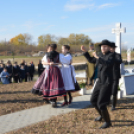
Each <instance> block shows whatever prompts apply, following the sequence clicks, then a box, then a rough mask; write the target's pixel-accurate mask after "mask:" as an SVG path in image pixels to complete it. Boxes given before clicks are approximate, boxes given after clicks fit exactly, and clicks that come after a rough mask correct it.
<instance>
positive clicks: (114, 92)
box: [110, 42, 122, 111]
mask: <svg viewBox="0 0 134 134" xmlns="http://www.w3.org/2000/svg"><path fill="white" fill-rule="evenodd" d="M115 48H116V46H115V43H114V42H111V47H110V51H111V52H112V53H114V55H115V62H114V67H113V88H112V95H113V102H112V108H111V110H112V111H113V110H115V107H116V103H117V92H118V85H119V79H120V78H121V73H120V64H121V63H122V58H121V54H119V53H116V52H115Z"/></svg>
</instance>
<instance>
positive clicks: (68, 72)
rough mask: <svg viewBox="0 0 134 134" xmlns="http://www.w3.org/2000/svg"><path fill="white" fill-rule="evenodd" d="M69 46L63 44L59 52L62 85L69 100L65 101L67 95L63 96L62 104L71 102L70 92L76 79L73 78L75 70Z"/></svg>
mask: <svg viewBox="0 0 134 134" xmlns="http://www.w3.org/2000/svg"><path fill="white" fill-rule="evenodd" d="M69 50H70V46H68V45H63V46H62V54H60V62H61V64H62V68H61V72H62V77H63V81H64V87H65V90H66V93H68V95H69V102H68V101H67V96H64V103H63V104H62V106H65V105H68V104H70V103H71V102H72V96H71V92H72V91H75V85H74V83H76V79H75V71H74V67H73V66H72V65H71V62H72V56H71V54H70V53H69Z"/></svg>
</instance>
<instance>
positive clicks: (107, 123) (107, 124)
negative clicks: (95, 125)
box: [99, 122, 112, 129]
mask: <svg viewBox="0 0 134 134" xmlns="http://www.w3.org/2000/svg"><path fill="white" fill-rule="evenodd" d="M110 126H112V124H111V122H104V123H103V125H102V126H101V127H100V128H99V129H105V128H108V127H110Z"/></svg>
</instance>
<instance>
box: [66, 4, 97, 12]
mask: <svg viewBox="0 0 134 134" xmlns="http://www.w3.org/2000/svg"><path fill="white" fill-rule="evenodd" d="M93 6H94V5H93V4H91V5H86V4H73V5H69V4H67V5H65V10H66V11H79V10H81V9H86V8H92V7H93Z"/></svg>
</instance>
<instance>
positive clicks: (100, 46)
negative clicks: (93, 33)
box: [99, 43, 111, 47]
mask: <svg viewBox="0 0 134 134" xmlns="http://www.w3.org/2000/svg"><path fill="white" fill-rule="evenodd" d="M103 45H107V46H110V47H111V45H110V44H102V43H101V44H99V46H100V47H101V46H103Z"/></svg>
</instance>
